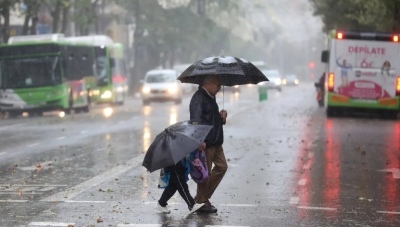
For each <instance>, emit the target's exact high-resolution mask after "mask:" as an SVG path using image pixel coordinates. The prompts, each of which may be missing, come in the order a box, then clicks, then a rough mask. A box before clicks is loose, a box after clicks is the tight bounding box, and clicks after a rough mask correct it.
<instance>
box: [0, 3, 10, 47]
mask: <svg viewBox="0 0 400 227" xmlns="http://www.w3.org/2000/svg"><path fill="white" fill-rule="evenodd" d="M3 17H4V26H3V28H2V29H1V33H2V38H3V42H4V43H7V42H8V39H9V38H10V8H6V9H3Z"/></svg>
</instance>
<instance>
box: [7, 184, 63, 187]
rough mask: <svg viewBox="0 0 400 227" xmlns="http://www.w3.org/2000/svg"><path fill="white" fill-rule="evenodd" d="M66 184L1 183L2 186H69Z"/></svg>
mask: <svg viewBox="0 0 400 227" xmlns="http://www.w3.org/2000/svg"><path fill="white" fill-rule="evenodd" d="M67 186H68V185H66V184H0V187H67Z"/></svg>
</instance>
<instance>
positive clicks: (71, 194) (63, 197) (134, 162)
mask: <svg viewBox="0 0 400 227" xmlns="http://www.w3.org/2000/svg"><path fill="white" fill-rule="evenodd" d="M143 158H144V154H141V155H139V156H137V157H136V158H133V159H131V160H129V161H127V162H126V163H125V164H121V165H118V166H117V167H114V168H112V169H110V170H108V171H106V172H104V173H102V174H100V175H97V176H95V177H93V178H91V179H89V180H87V181H84V182H83V183H80V184H78V185H75V186H74V187H72V188H69V189H67V190H65V191H62V192H59V193H56V194H54V195H51V196H49V197H47V198H44V199H42V200H41V201H43V202H56V201H60V202H62V201H68V200H73V198H75V197H76V196H78V195H79V194H81V193H84V192H85V191H87V190H89V189H91V188H94V187H96V186H98V185H100V184H102V183H103V182H106V181H108V180H110V179H113V178H115V177H116V176H118V175H120V174H122V173H124V172H126V171H128V170H130V169H132V168H134V167H135V166H138V165H139V164H140V163H142V162H143Z"/></svg>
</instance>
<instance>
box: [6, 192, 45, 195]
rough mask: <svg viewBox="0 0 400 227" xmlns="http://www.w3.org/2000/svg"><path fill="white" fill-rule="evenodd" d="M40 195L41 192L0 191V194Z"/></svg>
mask: <svg viewBox="0 0 400 227" xmlns="http://www.w3.org/2000/svg"><path fill="white" fill-rule="evenodd" d="M21 193H22V194H23V195H41V194H43V193H40V192H0V195H20V194H21Z"/></svg>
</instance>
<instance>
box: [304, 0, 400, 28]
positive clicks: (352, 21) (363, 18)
mask: <svg viewBox="0 0 400 227" xmlns="http://www.w3.org/2000/svg"><path fill="white" fill-rule="evenodd" d="M310 1H311V3H312V4H313V6H314V14H315V15H318V16H321V17H322V20H323V22H324V25H325V27H324V31H325V32H328V31H329V30H332V29H350V30H359V31H382V32H395V31H397V32H398V29H397V27H398V25H399V24H400V14H399V9H400V1H399V0H391V1H389V0H388V1H381V0H325V1H321V0H310Z"/></svg>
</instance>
